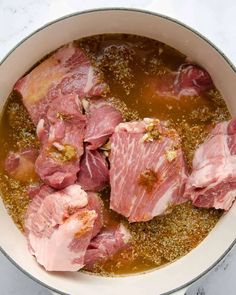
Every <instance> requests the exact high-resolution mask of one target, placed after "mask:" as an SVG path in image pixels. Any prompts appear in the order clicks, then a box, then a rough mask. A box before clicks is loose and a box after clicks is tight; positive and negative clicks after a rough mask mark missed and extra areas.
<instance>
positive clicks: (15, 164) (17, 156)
mask: <svg viewBox="0 0 236 295" xmlns="http://www.w3.org/2000/svg"><path fill="white" fill-rule="evenodd" d="M37 156H38V151H37V150H36V149H33V148H32V149H24V150H20V151H18V152H10V153H9V154H8V156H7V158H6V160H5V170H6V171H7V173H8V174H9V175H10V176H11V177H13V178H15V179H17V180H20V181H22V182H30V181H32V180H36V179H37V176H36V173H35V167H34V164H35V160H36V158H37Z"/></svg>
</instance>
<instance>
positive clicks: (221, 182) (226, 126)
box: [184, 119, 236, 210]
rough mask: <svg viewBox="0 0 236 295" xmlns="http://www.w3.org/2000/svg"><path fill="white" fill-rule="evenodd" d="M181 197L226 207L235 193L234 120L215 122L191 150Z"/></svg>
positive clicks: (228, 207) (207, 206)
mask: <svg viewBox="0 0 236 295" xmlns="http://www.w3.org/2000/svg"><path fill="white" fill-rule="evenodd" d="M184 196H185V198H188V199H190V200H192V202H193V204H194V205H195V206H198V207H205V208H210V207H214V208H216V209H224V210H229V209H230V207H231V206H232V204H233V202H234V200H235V197H236V120H235V119H233V120H231V121H229V122H222V123H219V124H217V125H216V127H215V128H214V129H213V130H212V131H211V133H210V134H209V136H208V138H207V139H206V140H205V141H204V143H203V144H201V145H200V146H199V147H198V149H197V150H196V152H195V155H194V159H193V171H192V174H191V175H190V176H189V178H188V181H187V184H186V190H185V195H184Z"/></svg>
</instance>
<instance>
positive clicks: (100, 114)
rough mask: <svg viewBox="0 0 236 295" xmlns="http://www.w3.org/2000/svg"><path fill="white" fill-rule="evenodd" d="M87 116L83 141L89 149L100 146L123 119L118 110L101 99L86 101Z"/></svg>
mask: <svg viewBox="0 0 236 295" xmlns="http://www.w3.org/2000/svg"><path fill="white" fill-rule="evenodd" d="M87 118H88V120H87V126H86V132H85V139H84V141H85V142H88V143H89V145H88V149H91V150H95V149H97V148H99V147H101V146H102V145H103V144H104V143H105V142H106V141H107V139H108V138H109V137H110V136H111V135H112V133H113V132H114V130H115V127H116V126H117V125H118V124H119V123H121V122H122V121H123V119H122V115H121V113H120V111H118V110H117V109H116V108H115V107H113V106H112V105H111V104H110V103H109V102H107V101H105V100H102V99H100V100H98V101H90V102H88V107H87Z"/></svg>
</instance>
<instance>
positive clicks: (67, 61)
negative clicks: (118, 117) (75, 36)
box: [14, 43, 108, 124]
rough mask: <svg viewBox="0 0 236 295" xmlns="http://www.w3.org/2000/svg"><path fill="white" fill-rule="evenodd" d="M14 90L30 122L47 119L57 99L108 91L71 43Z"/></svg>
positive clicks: (79, 51) (86, 60)
mask: <svg viewBox="0 0 236 295" xmlns="http://www.w3.org/2000/svg"><path fill="white" fill-rule="evenodd" d="M14 89H15V90H17V91H19V92H20V94H21V95H22V99H23V103H24V105H25V106H26V108H27V110H28V112H29V114H30V116H31V118H32V120H33V122H34V123H35V124H37V123H38V122H39V120H40V119H41V118H44V116H45V115H46V112H47V109H48V106H49V105H50V103H51V102H52V101H53V100H54V99H55V98H57V97H58V96H63V95H68V94H77V95H78V96H79V97H80V98H83V97H92V96H100V95H101V94H103V93H104V92H105V91H107V89H108V87H107V85H106V84H104V83H103V82H101V77H100V75H99V74H98V71H97V69H95V68H94V67H93V66H92V64H91V62H90V60H89V58H88V57H87V56H86V55H85V53H84V52H83V51H82V49H81V48H80V47H79V46H77V45H75V44H74V43H70V44H68V45H65V46H63V47H61V48H60V49H58V50H57V51H56V52H55V53H54V54H52V55H51V56H50V57H49V58H47V59H46V60H44V61H43V62H42V63H40V64H39V65H38V66H37V67H35V68H34V69H33V70H32V71H31V72H30V73H29V74H27V75H26V76H24V77H23V78H21V79H20V80H19V81H17V82H16V84H15V87H14Z"/></svg>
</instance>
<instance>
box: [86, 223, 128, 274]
mask: <svg viewBox="0 0 236 295" xmlns="http://www.w3.org/2000/svg"><path fill="white" fill-rule="evenodd" d="M130 239H131V235H130V233H129V231H128V230H127V229H126V227H125V226H124V225H123V224H119V225H118V226H116V227H112V228H108V229H104V230H102V231H101V232H100V233H99V234H98V235H97V236H96V237H95V238H93V239H92V240H91V242H90V244H89V246H88V249H87V251H86V255H85V259H84V263H85V268H86V269H91V268H92V267H93V265H94V264H95V263H97V262H99V261H101V260H106V259H108V258H109V257H111V256H112V255H114V254H115V253H117V252H118V251H120V250H122V249H124V248H125V247H127V246H128V244H129V241H130Z"/></svg>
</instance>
